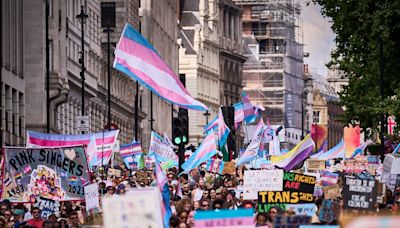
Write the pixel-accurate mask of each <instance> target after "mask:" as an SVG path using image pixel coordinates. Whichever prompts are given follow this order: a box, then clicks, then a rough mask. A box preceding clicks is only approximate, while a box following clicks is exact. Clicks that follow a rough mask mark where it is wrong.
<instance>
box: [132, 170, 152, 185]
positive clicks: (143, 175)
mask: <svg viewBox="0 0 400 228" xmlns="http://www.w3.org/2000/svg"><path fill="white" fill-rule="evenodd" d="M135 175H136V182H137V183H138V184H139V183H140V182H143V183H145V184H146V185H147V184H148V182H149V179H148V174H147V172H143V171H139V172H136V174H135Z"/></svg>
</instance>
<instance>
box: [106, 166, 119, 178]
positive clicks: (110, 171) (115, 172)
mask: <svg viewBox="0 0 400 228" xmlns="http://www.w3.org/2000/svg"><path fill="white" fill-rule="evenodd" d="M107 175H108V176H109V177H112V176H114V177H120V176H121V170H119V169H113V168H109V169H108V171H107Z"/></svg>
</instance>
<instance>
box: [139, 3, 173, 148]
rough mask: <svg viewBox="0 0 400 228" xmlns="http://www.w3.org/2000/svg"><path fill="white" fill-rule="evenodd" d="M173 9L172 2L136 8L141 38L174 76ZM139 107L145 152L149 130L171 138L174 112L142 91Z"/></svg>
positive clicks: (167, 105)
mask: <svg viewBox="0 0 400 228" xmlns="http://www.w3.org/2000/svg"><path fill="white" fill-rule="evenodd" d="M177 8H178V4H177V2H176V1H175V0H141V4H140V17H141V33H142V35H143V36H144V37H145V38H146V39H148V41H149V42H150V43H151V44H152V45H153V47H154V48H155V49H156V50H157V51H158V53H159V54H160V55H161V57H162V58H163V60H164V61H165V62H166V63H167V64H168V65H169V66H170V68H171V69H172V71H174V72H175V73H176V74H177V75H178V67H179V66H178V60H179V53H178V51H179V46H178V43H177V40H178V29H177ZM151 97H152V98H151ZM151 103H152V104H151ZM142 105H143V110H144V111H145V112H146V113H147V119H146V120H145V121H143V142H142V145H143V147H144V148H145V149H147V148H148V147H149V145H150V134H151V131H152V130H153V131H156V132H158V133H160V134H161V135H163V134H164V133H165V134H166V135H167V136H168V137H171V132H172V131H171V128H172V115H173V111H172V110H173V109H174V110H177V108H176V107H175V108H173V107H172V105H171V104H170V103H167V102H166V101H164V100H162V99H160V97H158V96H157V95H154V94H151V92H150V91H149V90H147V89H144V90H143V100H142ZM175 112H176V111H174V113H175ZM151 113H152V114H151ZM175 115H177V114H175ZM151 117H152V118H151ZM151 122H152V123H151Z"/></svg>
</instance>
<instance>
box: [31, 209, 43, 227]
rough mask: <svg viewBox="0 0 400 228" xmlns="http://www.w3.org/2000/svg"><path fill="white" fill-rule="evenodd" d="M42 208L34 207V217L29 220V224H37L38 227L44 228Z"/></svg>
mask: <svg viewBox="0 0 400 228" xmlns="http://www.w3.org/2000/svg"><path fill="white" fill-rule="evenodd" d="M41 212H42V211H41V210H40V209H39V208H37V207H34V208H32V216H33V218H31V219H29V220H28V221H27V223H28V224H30V225H32V226H35V227H36V228H42V227H43V222H44V219H42V214H41Z"/></svg>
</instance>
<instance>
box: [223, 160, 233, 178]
mask: <svg viewBox="0 0 400 228" xmlns="http://www.w3.org/2000/svg"><path fill="white" fill-rule="evenodd" d="M225 174H229V175H232V176H234V175H235V174H236V166H235V163H233V162H231V161H229V162H224V170H222V175H225Z"/></svg>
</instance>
